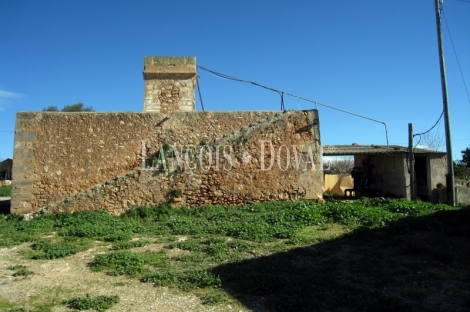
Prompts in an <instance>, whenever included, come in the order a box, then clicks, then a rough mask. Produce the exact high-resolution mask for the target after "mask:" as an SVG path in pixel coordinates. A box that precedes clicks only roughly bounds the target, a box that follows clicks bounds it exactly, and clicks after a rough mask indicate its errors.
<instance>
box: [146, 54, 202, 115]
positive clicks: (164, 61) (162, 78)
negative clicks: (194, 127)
mask: <svg viewBox="0 0 470 312" xmlns="http://www.w3.org/2000/svg"><path fill="white" fill-rule="evenodd" d="M143 75H144V79H145V90H144V111H146V112H160V113H163V114H171V113H173V112H175V111H194V110H195V108H196V106H195V105H196V101H195V98H194V87H195V86H196V58H195V57H156V56H147V57H145V58H144V72H143Z"/></svg>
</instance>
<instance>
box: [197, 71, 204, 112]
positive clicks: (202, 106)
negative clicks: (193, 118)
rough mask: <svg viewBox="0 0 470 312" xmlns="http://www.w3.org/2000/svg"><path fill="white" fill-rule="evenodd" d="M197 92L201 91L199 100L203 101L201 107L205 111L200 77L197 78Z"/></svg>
mask: <svg viewBox="0 0 470 312" xmlns="http://www.w3.org/2000/svg"><path fill="white" fill-rule="evenodd" d="M196 85H197V92H198V93H199V100H200V101H201V108H202V111H204V103H203V102H202V95H201V88H200V87H199V77H198V78H197V80H196Z"/></svg>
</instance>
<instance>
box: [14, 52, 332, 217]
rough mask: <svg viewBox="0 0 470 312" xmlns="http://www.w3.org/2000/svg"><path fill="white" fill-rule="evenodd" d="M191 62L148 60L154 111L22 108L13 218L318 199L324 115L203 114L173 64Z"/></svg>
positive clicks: (190, 85) (189, 79) (188, 81)
mask: <svg viewBox="0 0 470 312" xmlns="http://www.w3.org/2000/svg"><path fill="white" fill-rule="evenodd" d="M150 59H151V61H149V60H150ZM149 62H150V63H149ZM191 62H192V64H190V65H191V66H193V65H194V68H195V58H158V57H152V58H148V57H146V58H145V68H144V78H145V81H146V82H145V84H146V88H147V86H148V85H149V84H153V87H152V88H149V90H152V91H151V92H149V93H147V91H146V93H145V100H144V107H145V110H152V111H146V112H141V113H137V112H136V113H127V112H126V113H124V112H123V113H95V112H86V113H85V112H81V113H54V112H19V113H18V114H17V119H16V134H15V149H14V161H13V181H12V202H11V212H12V213H18V214H27V213H39V212H42V213H54V212H60V211H77V210H95V209H104V210H107V211H109V212H110V213H113V214H120V213H123V212H125V211H127V210H129V209H131V208H134V207H138V206H142V205H146V206H154V205H158V204H161V203H163V202H167V201H175V198H174V197H178V198H177V200H178V203H179V204H181V205H186V206H190V207H193V206H200V205H205V204H225V205H243V204H246V203H251V202H260V201H267V200H297V199H315V198H318V197H321V194H322V192H323V172H322V171H321V165H320V164H321V154H322V153H321V150H320V149H321V147H320V132H319V118H318V112H317V111H316V110H307V111H300V110H293V111H284V112H281V111H226V112H223V111H218V112H215V111H201V112H197V111H195V110H194V85H193V82H192V81H193V80H192V79H193V78H192V77H190V75H187V76H185V77H186V78H184V79H182V76H181V75H180V74H181V73H180V72H177V71H178V70H176V69H175V68H173V67H175V66H176V65H174V64H180V63H181V64H183V65H185V66H186V65H188V63H191ZM148 64H150V65H152V66H157V67H152V66H150V67H149V66H147V65H148ZM165 64H166V65H168V66H169V67H172V69H171V70H170V69H165V66H166V65H165ZM178 66H179V65H178ZM178 66H176V68H183V67H184V66H183V67H178ZM155 68H158V71H160V72H164V71H167V72H166V73H165V75H164V79H163V78H162V77H163V76H161V75H160V74H157V75H156V76H152V75H147V74H146V71H153V70H154V69H155ZM173 74H175V78H172V77H173ZM155 77H156V78H155ZM153 79H156V80H157V81H152V82H151V83H149V80H153ZM183 80H185V81H183ZM184 83H185V84H186V85H183V84H184ZM185 88H187V89H185ZM176 89H178V90H177V91H175V90H176ZM146 90H147V89H146ZM168 90H169V92H168ZM188 90H189V91H188ZM148 97H151V98H152V99H155V98H158V99H159V100H158V101H155V102H152V103H153V104H152V103H151V102H150V100H149V99H148ZM170 98H171V99H172V101H169V100H168V99H170ZM162 99H166V102H165V101H164V100H162ZM191 99H192V100H191ZM147 100H148V101H149V102H147ZM191 101H192V102H191ZM147 103H149V104H148V105H147ZM176 103H177V104H176ZM151 105H154V106H153V108H152V109H147V108H148V107H149V108H150V107H151ZM175 194H176V195H175Z"/></svg>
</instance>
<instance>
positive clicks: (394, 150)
mask: <svg viewBox="0 0 470 312" xmlns="http://www.w3.org/2000/svg"><path fill="white" fill-rule="evenodd" d="M407 151H408V148H407V147H404V146H399V145H388V146H387V145H374V144H372V145H355V144H352V145H323V155H324V156H333V155H337V156H340V155H361V154H362V155H364V154H398V153H406V152H407ZM413 153H415V154H442V155H445V154H446V153H445V152H436V151H430V150H427V149H422V148H414V149H413Z"/></svg>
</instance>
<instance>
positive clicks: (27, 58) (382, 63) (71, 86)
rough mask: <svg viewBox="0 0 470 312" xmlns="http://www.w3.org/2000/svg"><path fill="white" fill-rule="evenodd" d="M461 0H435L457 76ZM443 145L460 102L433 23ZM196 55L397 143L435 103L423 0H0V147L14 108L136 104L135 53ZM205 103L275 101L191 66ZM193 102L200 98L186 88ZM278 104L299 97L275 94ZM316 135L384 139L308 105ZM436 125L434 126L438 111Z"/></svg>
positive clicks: (464, 47) (427, 5) (468, 61)
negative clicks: (316, 119) (315, 117)
mask: <svg viewBox="0 0 470 312" xmlns="http://www.w3.org/2000/svg"><path fill="white" fill-rule="evenodd" d="M469 2H470V1H468V2H467V1H457V0H446V1H444V3H443V8H444V15H445V17H446V20H447V23H448V27H449V29H450V33H451V35H452V38H453V42H454V45H455V48H456V52H457V54H458V56H459V61H460V65H461V70H462V73H463V75H464V78H465V81H466V83H467V86H468V87H469V88H470V57H469V55H470V3H469ZM443 30H444V44H445V54H446V68H447V77H448V89H449V103H450V104H449V105H450V117H451V127H452V143H453V154H454V159H455V158H456V159H460V158H461V153H460V151H461V150H463V149H465V148H466V147H469V146H470V131H469V122H468V121H469V117H470V102H469V99H468V97H467V93H466V91H465V88H464V83H463V81H462V77H461V74H460V70H459V67H458V63H457V59H456V57H455V55H454V50H453V48H452V45H451V41H450V38H449V34H448V32H447V29H446V27H445V24H444V28H443ZM148 55H155V56H196V58H197V64H199V65H201V66H204V67H206V68H209V69H212V70H215V71H218V72H221V73H224V74H228V75H231V76H235V77H239V78H243V79H246V80H251V81H255V82H258V83H260V84H263V85H267V86H270V87H273V88H277V89H281V90H284V91H287V92H290V93H294V94H297V95H300V96H302V97H305V98H309V99H312V100H316V101H318V102H321V103H325V104H328V105H332V106H335V107H338V108H341V109H345V110H348V111H352V112H355V113H357V114H361V115H365V116H368V117H370V118H374V119H377V120H380V121H383V122H385V123H386V124H387V125H388V131H389V140H390V144H398V145H407V135H408V134H407V131H408V123H409V122H411V123H413V125H414V129H415V132H421V131H424V130H426V129H427V128H429V127H431V126H432V125H433V124H434V123H435V122H436V120H437V119H438V117H439V115H440V114H441V112H442V95H441V85H440V73H439V63H438V50H437V35H436V23H435V13H434V0H413V1H409V0H408V1H407V0H395V1H377V0H363V1H359V0H309V1H307V0H296V1H287V0H269V1H268V0H236V1H232V0H226V1H215V0H214V1H206V0H201V1H194V0H192V1H189V0H188V1H182V0H174V1H157V0H154V1H143V0H134V1H118V0H113V1H106V0H99V1H95V0H93V1H91V0H83V1H55V0H44V1H33V0H30V1H24V0H18V1H10V0H0V138H1V139H0V143H1V144H0V159H3V158H7V157H12V156H13V138H14V125H15V115H16V113H17V112H19V111H39V110H42V109H43V108H45V107H47V106H51V105H54V106H58V107H59V108H61V107H63V106H64V105H67V104H74V103H77V102H83V103H84V104H85V105H86V106H92V107H93V108H94V109H95V110H96V111H133V112H140V111H142V108H143V89H144V81H143V78H142V70H143V58H144V56H148ZM198 75H199V76H200V80H199V81H200V87H201V92H202V97H203V101H204V106H205V109H206V110H278V109H280V97H279V95H278V94H277V93H274V92H270V91H267V90H264V89H261V88H257V87H254V86H251V85H248V84H242V83H239V82H233V81H229V80H224V79H222V78H218V77H216V76H213V75H211V74H208V73H207V72H204V71H200V70H199V72H198ZM197 102H198V104H197V108H198V109H200V105H199V100H198V99H197ZM285 106H286V108H287V109H299V108H300V109H311V108H314V105H313V104H312V103H309V102H305V101H301V100H297V99H295V98H290V97H287V96H286V97H285ZM318 108H319V114H320V125H321V138H322V143H323V144H351V143H353V142H356V143H359V144H386V141H385V132H384V127H383V125H381V124H379V123H374V122H371V121H368V120H364V119H360V118H357V117H353V116H350V115H346V114H343V113H340V112H337V111H334V110H331V109H328V108H324V107H318ZM436 129H437V131H438V132H440V133H441V134H442V135H443V133H444V123H443V121H441V122H440V124H439V125H438V127H436Z"/></svg>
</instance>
